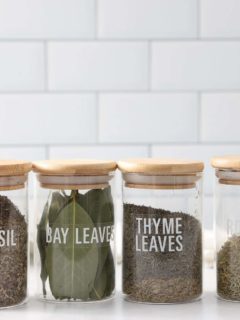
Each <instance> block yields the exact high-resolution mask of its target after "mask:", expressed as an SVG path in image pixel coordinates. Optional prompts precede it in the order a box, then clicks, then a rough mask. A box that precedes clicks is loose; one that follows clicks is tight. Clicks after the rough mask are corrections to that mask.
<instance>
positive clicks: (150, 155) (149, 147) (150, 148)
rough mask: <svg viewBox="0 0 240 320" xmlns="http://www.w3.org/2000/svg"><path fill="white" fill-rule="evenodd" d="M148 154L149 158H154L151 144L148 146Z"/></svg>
mask: <svg viewBox="0 0 240 320" xmlns="http://www.w3.org/2000/svg"><path fill="white" fill-rule="evenodd" d="M147 153H148V157H149V158H151V157H152V145H151V144H148V145H147Z"/></svg>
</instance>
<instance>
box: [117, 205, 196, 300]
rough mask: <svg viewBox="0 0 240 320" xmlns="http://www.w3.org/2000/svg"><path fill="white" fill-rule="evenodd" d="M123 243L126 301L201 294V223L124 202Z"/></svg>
mask: <svg viewBox="0 0 240 320" xmlns="http://www.w3.org/2000/svg"><path fill="white" fill-rule="evenodd" d="M123 243H124V244H123V291H124V293H125V294H127V295H128V297H129V298H130V299H132V300H136V301H141V302H150V303H173V302H182V301H187V300H192V299H194V298H197V297H198V296H199V295H200V294H201V292H202V234H201V224H200V222H199V221H198V220H197V219H196V218H194V217H193V216H191V215H189V214H186V213H181V212H170V211H165V210H162V209H154V208H151V207H146V206H137V205H133V204H124V241H123Z"/></svg>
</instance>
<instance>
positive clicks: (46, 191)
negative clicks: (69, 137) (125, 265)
mask: <svg viewBox="0 0 240 320" xmlns="http://www.w3.org/2000/svg"><path fill="white" fill-rule="evenodd" d="M33 169H34V171H35V172H36V173H37V179H38V181H39V184H40V188H38V191H37V194H36V197H37V203H38V205H37V217H38V218H37V230H36V231H37V236H36V238H37V241H36V250H35V252H36V253H35V265H36V269H37V279H38V280H39V281H38V282H39V295H40V297H42V298H44V299H47V300H55V301H63V302H65V301H84V302H85V301H99V300H103V299H106V298H109V297H111V296H112V295H113V293H114V288H115V266H114V205H113V196H112V182H113V179H112V178H113V176H114V171H115V169H116V163H115V162H111V161H97V160H71V161H70V160H65V161H64V160H61V161H41V162H37V163H34V164H33Z"/></svg>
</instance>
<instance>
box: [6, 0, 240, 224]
mask: <svg viewBox="0 0 240 320" xmlns="http://www.w3.org/2000/svg"><path fill="white" fill-rule="evenodd" d="M239 14H240V2H239V0H36V1H33V0H0V121H1V125H0V157H1V158H24V159H33V160H36V159H47V158H68V157H69V158H77V157H86V158H89V157H93V158H113V159H119V158H124V157H148V156H154V157H161V156H163V157H174V156H176V157H190V158H196V159H203V160H204V161H205V162H206V175H205V182H204V191H205V200H204V215H205V224H206V227H207V228H211V227H212V211H213V209H212V193H213V178H214V174H213V170H211V168H210V166H209V158H210V157H211V156H213V155H221V154H229V153H240V126H239V118H240V19H239Z"/></svg>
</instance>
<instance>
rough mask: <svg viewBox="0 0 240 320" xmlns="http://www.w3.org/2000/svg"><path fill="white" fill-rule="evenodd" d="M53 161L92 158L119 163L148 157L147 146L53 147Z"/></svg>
mask: <svg viewBox="0 0 240 320" xmlns="http://www.w3.org/2000/svg"><path fill="white" fill-rule="evenodd" d="M49 156H50V158H51V159H59V158H61V159H64V158H65V159H74V158H88V159H89V158H92V159H106V160H115V161H118V160H119V159H121V158H129V157H130V158H131V157H136V158H139V157H147V156H148V148H147V146H134V145H131V146H130V145H119V146H116V145H94V146H67V145H66V146H61V147H59V146H52V147H50V148H49Z"/></svg>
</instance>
